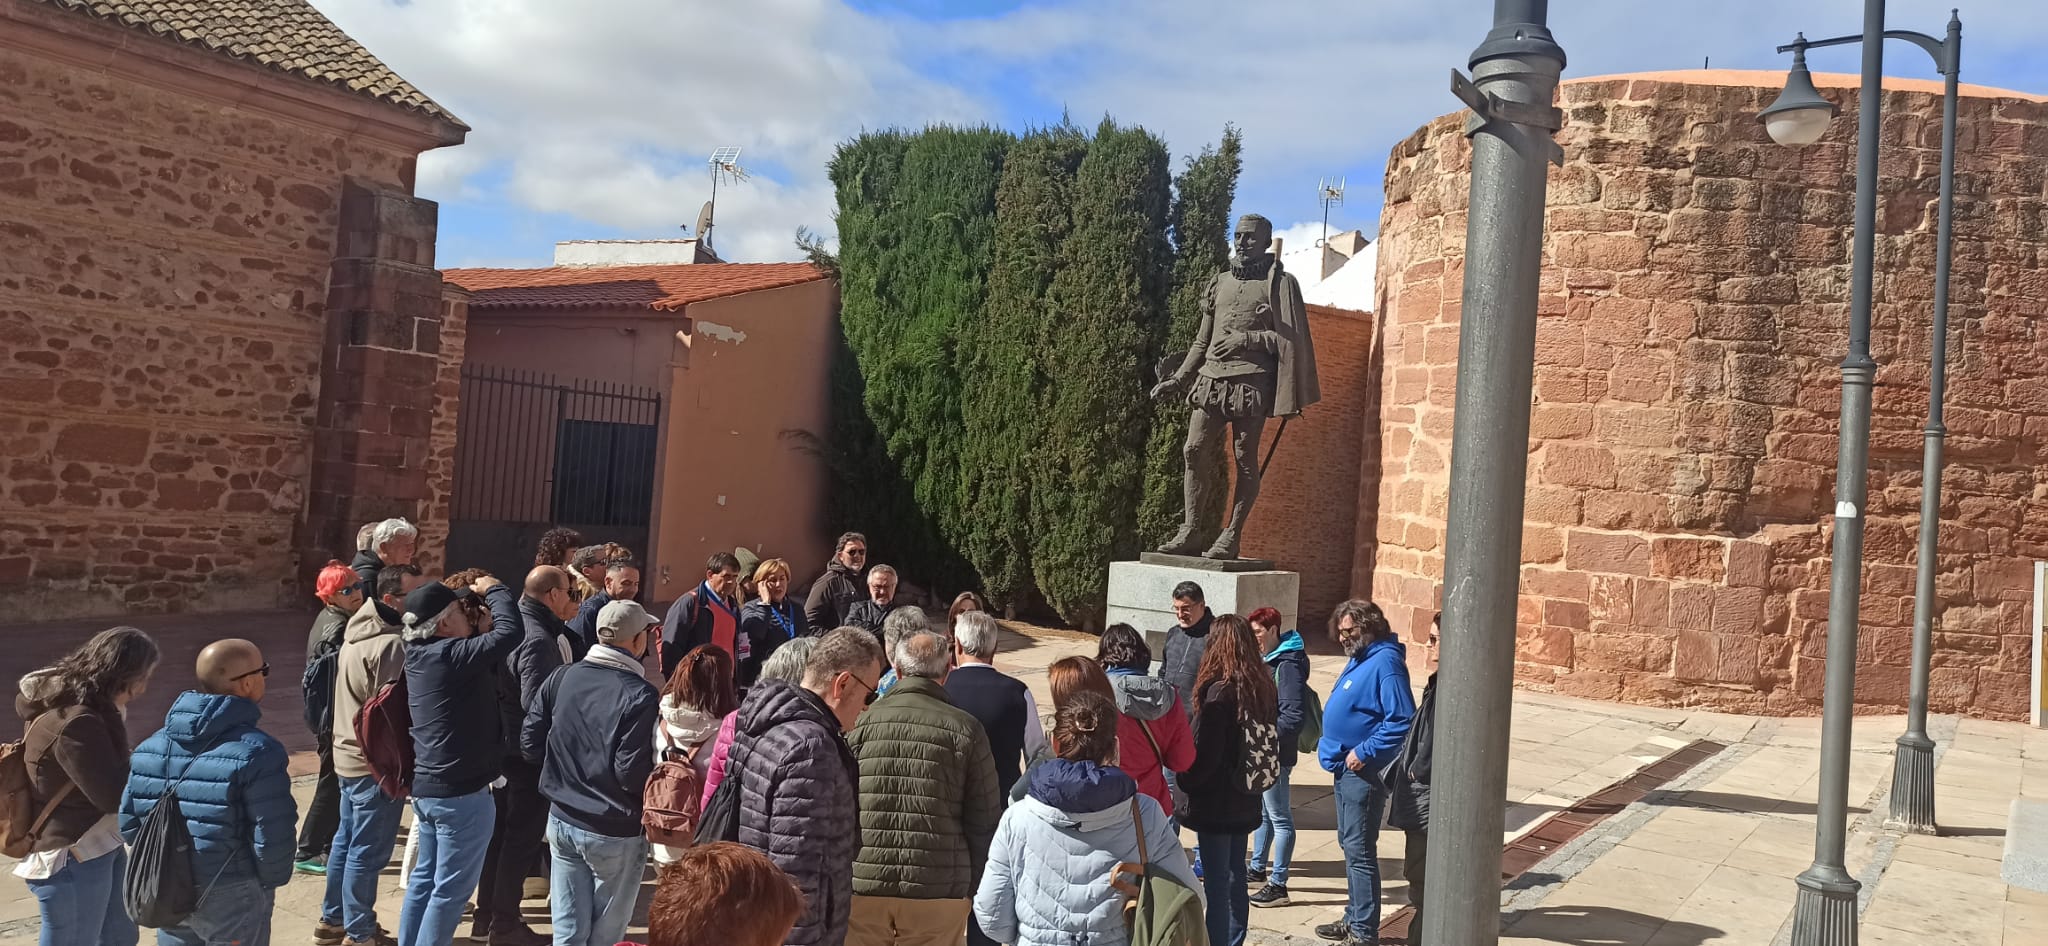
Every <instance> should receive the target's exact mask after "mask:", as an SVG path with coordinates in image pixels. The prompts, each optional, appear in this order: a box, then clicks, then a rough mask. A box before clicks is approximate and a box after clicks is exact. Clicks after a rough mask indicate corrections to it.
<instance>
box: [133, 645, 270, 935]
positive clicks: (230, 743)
mask: <svg viewBox="0 0 2048 946" xmlns="http://www.w3.org/2000/svg"><path fill="white" fill-rule="evenodd" d="M193 671H194V675H195V676H197V677H198V678H199V688H198V689H196V690H187V691H185V692H184V693H181V694H179V695H178V699H177V701H176V702H174V703H172V704H171V712H170V714H169V715H167V716H166V717H165V718H164V728H162V729H159V730H157V731H156V733H155V734H154V735H151V736H150V737H149V738H148V739H145V740H143V742H142V744H141V745H139V746H137V747H135V753H134V756H133V757H132V758H131V759H130V761H129V776H128V791H127V792H126V794H124V795H123V796H122V798H121V836H122V838H124V839H125V840H127V841H128V842H129V843H130V844H133V843H134V842H135V835H136V832H138V831H140V830H141V828H142V821H143V819H144V818H146V817H148V816H149V813H150V811H151V810H153V809H154V808H156V806H157V804H158V803H159V802H160V801H161V800H162V798H163V796H164V793H165V791H166V790H167V789H169V788H170V787H171V786H172V785H173V784H175V785H176V786H177V789H178V803H179V806H180V808H181V809H182V812H183V814H184V817H185V821H186V823H187V824H188V825H189V826H190V828H191V831H192V872H193V876H195V877H206V878H214V879H213V880H212V881H211V882H210V884H211V889H210V890H209V891H208V893H207V895H206V896H204V897H202V898H201V899H200V901H199V907H198V909H197V910H195V911H193V913H192V915H191V916H190V917H188V918H186V920H185V922H184V923H182V924H179V925H177V926H172V927H166V928H164V929H163V930H161V931H159V933H158V936H157V940H158V942H159V943H160V944H175V946H202V944H203V946H231V944H233V946H269V943H270V912H271V907H272V904H273V899H274V897H275V892H276V890H277V888H279V887H282V886H284V884H285V882H286V881H288V880H290V879H291V876H292V848H293V845H294V840H293V837H292V828H293V825H294V824H295V823H296V822H297V821H298V817H299V812H298V806H297V805H296V804H295V803H293V801H292V785H291V777H290V776H288V775H286V774H285V751H284V746H283V745H282V744H280V743H279V742H278V741H277V740H276V739H273V738H271V737H270V735H269V734H268V733H265V732H264V731H263V730H261V729H258V728H256V723H257V721H258V720H260V719H261V718H262V716H263V711H262V710H261V709H259V708H258V707H257V705H256V704H257V703H259V702H261V701H262V699H263V694H264V691H265V690H266V689H267V687H268V685H269V682H270V664H269V663H268V662H266V661H265V660H264V659H263V652H262V651H261V650H259V649H257V647H256V645H255V644H252V643H250V642H248V641H245V640H224V641H215V642H213V643H211V644H208V645H207V646H206V648H205V649H204V650H201V651H200V652H199V660H198V663H197V665H196V666H195V667H194V668H193Z"/></svg>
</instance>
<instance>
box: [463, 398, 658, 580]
mask: <svg viewBox="0 0 2048 946" xmlns="http://www.w3.org/2000/svg"><path fill="white" fill-rule="evenodd" d="M461 405H462V406H461V412H460V414H459V415H458V416H459V421H458V423H457V425H456V432H455V486H454V489H453V491H452V493H451V495H450V496H449V505H450V514H449V519H450V523H449V526H450V528H449V537H448V562H449V567H450V568H451V569H453V568H466V567H471V566H475V567H481V568H488V569H490V570H491V571H492V572H493V573H494V574H497V575H498V576H499V577H501V578H503V579H505V580H507V581H516V580H518V579H519V578H522V577H524V575H525V574H526V570H527V569H528V568H530V567H532V563H533V548H534V545H535V543H536V542H538V541H539V539H540V535H541V533H543V532H546V531H547V530H548V529H550V528H553V527H554V526H557V525H564V526H569V527H571V528H573V529H576V530H577V531H579V532H581V533H583V536H584V539H585V541H587V542H591V543H597V542H618V543H620V544H622V545H625V546H627V547H629V548H631V549H633V551H634V552H635V554H637V555H640V556H642V557H643V558H644V557H645V556H646V554H647V537H648V522H649V518H650V516H651V515H652V511H653V506H654V489H655V480H654V477H655V473H656V468H657V466H658V463H657V457H656V446H657V444H658V443H659V442H660V433H659V431H660V426H659V424H660V421H661V393H660V392H659V391H658V390H656V389H654V388H641V387H633V386H630V385H625V384H619V383H614V382H607V381H591V380H585V379H580V378H562V379H558V378H556V377H554V376H553V375H548V374H542V373H540V372H533V371H520V370H517V369H511V368H501V367H495V366H491V365H464V366H463V368H462V401H461Z"/></svg>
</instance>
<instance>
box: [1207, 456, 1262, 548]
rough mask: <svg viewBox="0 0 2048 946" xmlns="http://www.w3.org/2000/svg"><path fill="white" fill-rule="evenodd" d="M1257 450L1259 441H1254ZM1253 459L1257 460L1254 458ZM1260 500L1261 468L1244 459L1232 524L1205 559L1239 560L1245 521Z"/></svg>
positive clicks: (1234, 497) (1238, 479)
mask: <svg viewBox="0 0 2048 946" xmlns="http://www.w3.org/2000/svg"><path fill="white" fill-rule="evenodd" d="M1252 444H1253V446H1254V447H1255V448H1256V446H1257V444H1258V441H1257V440H1256V439H1254V440H1253V441H1252ZM1253 459H1257V458H1256V457H1254V458H1253ZM1258 498H1259V468H1258V466H1257V464H1255V463H1254V464H1250V465H1247V464H1246V463H1244V462H1243V460H1242V458H1240V461H1239V463H1238V473H1237V494H1236V495H1235V496H1233V497H1231V503H1230V524H1229V525H1227V526H1225V527H1224V528H1223V531H1222V532H1221V533H1220V534H1218V535H1217V536H1216V542H1215V544H1213V545H1211V546H1209V550H1208V551H1206V552H1203V553H1202V557H1203V558H1211V559H1217V560H1221V561H1228V560H1230V559H1234V558H1237V557H1238V556H1237V544H1238V537H1239V536H1240V535H1242V534H1243V533H1244V523H1245V520H1247V519H1250V518H1251V515H1252V503H1253V502H1256V501H1257V500H1258Z"/></svg>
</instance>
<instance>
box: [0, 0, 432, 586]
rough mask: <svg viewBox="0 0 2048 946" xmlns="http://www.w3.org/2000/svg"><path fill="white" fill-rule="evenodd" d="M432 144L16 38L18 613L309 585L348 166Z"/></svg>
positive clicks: (392, 174) (2, 261)
mask: <svg viewBox="0 0 2048 946" xmlns="http://www.w3.org/2000/svg"><path fill="white" fill-rule="evenodd" d="M110 29H112V28H110ZM124 55H128V56H131V57H132V58H138V59H139V58H145V57H144V56H143V54H142V53H140V52H131V53H124ZM236 68H241V67H239V66H238V67H236ZM250 68H253V67H250ZM276 81H279V82H285V81H289V80H285V79H277V80H276ZM243 94H247V93H243ZM333 94H334V95H336V96H342V97H347V93H343V92H335V93H333ZM422 147H424V145H422ZM418 150H419V149H418V148H410V149H408V148H406V147H403V146H398V145H390V144H380V143H379V142H378V141H377V140H375V139H373V138H371V137H369V136H366V135H361V134H353V135H351V134H341V133H337V132H334V131H323V130H320V129H319V127H318V126H317V125H314V124H312V123H305V122H296V121H287V120H284V119H281V118H276V117H272V116H270V115H269V114H268V113H264V112H260V111H257V110H254V109H249V108H238V107H231V106H228V105H224V104H216V103H213V102H207V101H201V100H198V99H195V98H194V97H193V96H192V95H190V94H187V93H184V92H172V91H166V90H165V89H163V88H161V87H159V86H157V85H153V84H151V83H148V82H143V81H137V80H135V79H133V78H127V77H124V76H123V75H122V74H121V73H120V72H119V70H114V69H107V68H101V67H83V66H76V65H72V64H69V63H68V62H65V61H60V60H57V59H53V58H44V57H42V56H40V55H37V54H34V53H29V52H24V51H21V50H18V49H15V48H13V47H10V46H7V45H6V44H4V43H0V199H4V201H5V204H6V208H7V212H6V214H5V215H4V220H0V453H4V455H5V458H6V460H5V462H6V464H7V466H6V477H5V480H4V481H0V611H4V612H5V613H7V614H9V615H11V616H12V619H16V620H23V619H30V618H55V617H64V616H72V615H89V614H105V613H117V612H122V611H153V610H180V609H202V610H203V609H212V610H219V609H228V608H242V607H273V606H276V605H278V604H279V603H281V602H283V601H285V600H297V599H296V597H295V596H294V595H293V594H292V591H291V587H292V579H293V576H294V566H295V560H296V559H295V556H294V554H293V549H294V541H293V535H294V528H295V523H296V521H297V520H298V518H299V515H300V511H301V508H302V507H303V506H304V505H305V504H306V503H307V501H308V489H307V487H308V477H309V473H310V471H311V459H312V447H313V427H314V422H315V412H316V406H317V404H318V401H319V398H320V385H319V381H318V377H319V376H318V372H317V371H316V370H315V366H317V365H318V364H320V362H321V359H322V350H323V347H324V341H325V340H324V338H323V332H324V330H325V318H326V310H327V291H328V290H327V287H328V281H329V280H328V274H329V267H330V262H331V261H332V260H333V258H334V257H335V255H336V253H337V247H336V245H335V239H336V233H337V231H338V223H339V209H340V205H341V192H342V187H343V176H344V175H347V176H350V177H353V178H355V179H357V180H359V181H363V182H365V183H366V184H368V185H370V186H374V187H380V188H388V189H391V190H395V191H401V192H403V191H409V190H410V187H411V181H412V173H413V163H414V158H415V155H416V154H417V151H418ZM429 239H430V241H431V236H430V237H429ZM337 551H339V549H337ZM315 564H317V563H315Z"/></svg>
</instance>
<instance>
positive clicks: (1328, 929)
mask: <svg viewBox="0 0 2048 946" xmlns="http://www.w3.org/2000/svg"><path fill="white" fill-rule="evenodd" d="M1316 935H1317V936H1320V937H1322V938H1324V939H1327V940H1330V941H1332V942H1338V943H1342V942H1344V941H1346V940H1348V939H1350V938H1351V924H1349V923H1346V922H1344V921H1343V920H1338V921H1337V922H1335V923H1325V924H1323V925H1321V926H1318V927H1316ZM1347 946H1348V944H1347Z"/></svg>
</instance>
